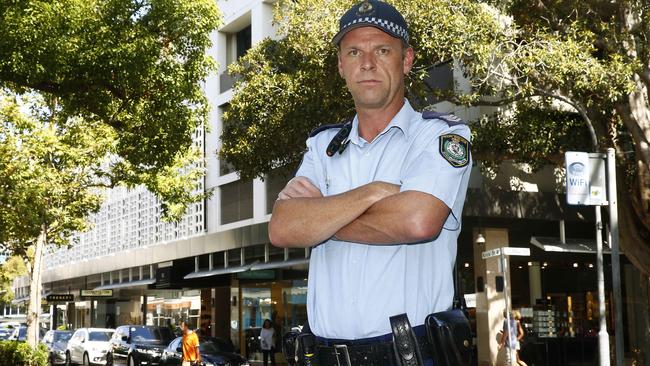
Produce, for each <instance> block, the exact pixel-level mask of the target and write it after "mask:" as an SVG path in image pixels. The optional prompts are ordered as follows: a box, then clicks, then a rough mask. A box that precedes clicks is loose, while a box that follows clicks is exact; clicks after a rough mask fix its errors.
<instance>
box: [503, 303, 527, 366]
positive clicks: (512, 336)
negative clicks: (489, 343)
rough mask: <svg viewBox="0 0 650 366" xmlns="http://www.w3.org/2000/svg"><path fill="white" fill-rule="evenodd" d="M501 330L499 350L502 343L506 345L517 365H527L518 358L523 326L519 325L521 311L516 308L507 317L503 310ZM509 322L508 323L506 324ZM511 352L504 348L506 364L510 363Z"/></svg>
mask: <svg viewBox="0 0 650 366" xmlns="http://www.w3.org/2000/svg"><path fill="white" fill-rule="evenodd" d="M503 318H504V320H503V331H502V332H501V339H500V340H499V350H501V349H502V348H503V346H504V345H506V344H507V345H508V348H510V350H511V352H512V353H514V354H515V357H516V358H515V359H516V360H517V365H518V366H528V365H527V364H526V363H525V362H524V361H522V360H521V358H519V350H520V349H521V342H522V340H523V338H524V335H525V333H524V328H523V327H522V326H521V313H520V312H519V311H517V310H513V311H512V315H511V316H510V317H507V313H506V311H505V310H503ZM508 322H510V324H508ZM511 357H512V356H511V354H510V352H508V350H506V360H507V363H508V365H511V364H512V361H511Z"/></svg>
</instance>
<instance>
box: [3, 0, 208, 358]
mask: <svg viewBox="0 0 650 366" xmlns="http://www.w3.org/2000/svg"><path fill="white" fill-rule="evenodd" d="M219 22H220V14H219V11H218V9H217V7H216V4H215V2H214V1H211V0H190V1H183V2H178V1H171V0H142V1H130V0H109V1H94V0H90V1H81V0H50V1H31V0H25V1H9V0H0V33H2V35H3V36H2V37H0V88H2V90H3V94H2V95H0V242H2V243H3V244H4V245H5V246H7V247H9V248H11V249H12V250H13V251H14V252H15V253H17V254H24V253H25V252H26V248H27V247H29V246H30V245H34V247H35V250H34V258H33V262H32V263H31V268H32V282H31V285H30V309H29V311H28V314H27V316H28V324H29V330H28V342H29V343H30V344H32V345H34V344H35V342H36V337H35V336H36V329H37V328H38V324H37V322H38V312H39V311H40V287H41V283H40V281H41V268H42V252H43V248H44V246H45V245H46V244H59V245H64V244H68V243H69V238H70V235H71V234H72V233H74V232H76V231H82V230H85V229H87V228H88V226H89V224H88V223H87V222H86V220H85V218H86V217H87V215H88V214H89V213H91V212H94V211H96V210H97V209H98V208H99V206H100V204H101V202H102V199H103V190H102V189H105V188H111V187H114V186H116V185H126V186H129V187H132V186H135V185H144V186H146V187H147V188H148V189H149V190H151V191H152V192H154V193H156V194H157V195H158V196H159V197H160V198H161V199H162V201H163V202H164V208H165V214H166V217H167V218H169V219H175V218H178V217H180V216H181V215H182V214H183V213H184V211H185V208H186V207H187V205H188V204H189V203H190V202H193V201H194V200H196V199H198V198H199V197H197V196H196V195H194V194H192V193H191V192H193V191H194V189H193V188H194V186H195V184H196V181H197V179H198V177H199V176H200V175H201V174H202V173H203V162H202V160H201V158H200V156H201V155H200V152H199V151H197V149H196V148H193V141H192V135H193V133H194V132H195V131H196V129H197V128H202V127H203V126H205V125H206V123H207V117H208V106H207V101H206V98H205V95H204V93H203V91H202V89H201V82H202V81H203V80H204V79H205V77H206V76H207V75H208V73H209V72H210V71H212V70H213V68H214V62H213V60H212V59H211V58H210V57H208V56H207V55H206V49H207V48H208V47H209V46H210V44H211V43H210V33H211V32H212V31H214V30H215V29H216V28H217V26H218V25H219Z"/></svg>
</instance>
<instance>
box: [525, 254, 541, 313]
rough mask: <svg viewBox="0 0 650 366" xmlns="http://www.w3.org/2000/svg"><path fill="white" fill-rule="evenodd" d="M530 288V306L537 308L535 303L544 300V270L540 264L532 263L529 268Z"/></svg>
mask: <svg viewBox="0 0 650 366" xmlns="http://www.w3.org/2000/svg"><path fill="white" fill-rule="evenodd" d="M528 286H529V288H530V306H531V307H532V306H535V301H536V300H537V299H541V298H542V269H541V267H540V266H539V262H532V263H531V265H530V266H528Z"/></svg>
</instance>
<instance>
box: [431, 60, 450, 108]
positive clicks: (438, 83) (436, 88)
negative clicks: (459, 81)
mask: <svg viewBox="0 0 650 366" xmlns="http://www.w3.org/2000/svg"><path fill="white" fill-rule="evenodd" d="M452 67H453V63H452V62H451V61H450V62H446V63H442V64H440V65H436V66H435V67H433V66H432V67H430V68H429V72H428V74H427V76H426V77H425V78H424V84H425V86H426V87H427V88H428V89H430V90H431V93H429V95H427V96H426V97H425V103H426V104H435V103H438V102H439V101H440V100H438V98H437V97H436V96H435V95H434V93H436V92H446V91H452V90H454V70H453V68H452Z"/></svg>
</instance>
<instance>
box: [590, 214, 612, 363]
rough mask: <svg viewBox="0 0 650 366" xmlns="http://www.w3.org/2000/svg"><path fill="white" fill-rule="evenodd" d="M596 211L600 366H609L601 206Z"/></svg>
mask: <svg viewBox="0 0 650 366" xmlns="http://www.w3.org/2000/svg"><path fill="white" fill-rule="evenodd" d="M594 208H595V209H596V211H595V213H596V249H597V254H596V258H597V259H596V262H597V269H598V317H599V320H600V331H599V332H598V345H599V347H598V351H599V356H600V357H599V358H600V366H609V334H607V319H606V318H605V315H606V314H605V274H604V273H603V237H602V229H603V223H602V219H601V217H600V206H594Z"/></svg>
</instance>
